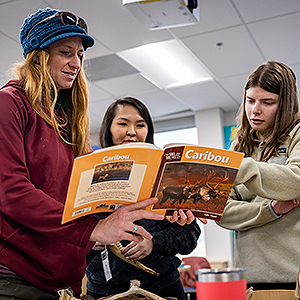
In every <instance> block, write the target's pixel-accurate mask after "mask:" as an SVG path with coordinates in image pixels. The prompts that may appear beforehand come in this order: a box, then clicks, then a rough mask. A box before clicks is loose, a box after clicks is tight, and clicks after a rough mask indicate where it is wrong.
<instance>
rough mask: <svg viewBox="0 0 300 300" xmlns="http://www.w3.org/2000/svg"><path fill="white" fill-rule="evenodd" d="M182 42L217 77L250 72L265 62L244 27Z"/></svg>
mask: <svg viewBox="0 0 300 300" xmlns="http://www.w3.org/2000/svg"><path fill="white" fill-rule="evenodd" d="M183 42H184V43H185V44H186V45H187V46H188V47H189V48H190V49H191V50H192V51H193V52H194V53H195V55H196V56H197V57H198V58H199V59H200V60H201V61H202V62H203V63H204V65H205V66H206V67H207V68H208V69H209V70H210V71H211V72H212V73H213V74H214V75H215V76H216V77H217V78H220V77H226V76H231V75H237V74H242V73H245V72H249V71H250V70H253V69H254V68H255V67H256V66H257V65H259V64H260V63H262V62H263V61H264V60H263V58H262V57H261V55H260V53H259V51H258V49H257V47H256V46H255V44H254V43H253V41H252V39H251V38H250V37H249V34H248V33H247V31H246V30H245V28H244V27H243V26H237V27H233V28H230V29H224V30H219V31H215V32H212V33H207V34H202V35H198V36H193V37H189V38H183ZM217 43H222V44H223V45H222V46H221V47H218V46H217Z"/></svg>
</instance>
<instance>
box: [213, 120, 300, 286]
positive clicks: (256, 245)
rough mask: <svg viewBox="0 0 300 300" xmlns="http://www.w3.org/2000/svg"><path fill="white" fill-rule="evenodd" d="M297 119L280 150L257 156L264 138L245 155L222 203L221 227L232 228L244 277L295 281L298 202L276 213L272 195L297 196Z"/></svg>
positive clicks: (299, 258)
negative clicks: (264, 159)
mask: <svg viewBox="0 0 300 300" xmlns="http://www.w3.org/2000/svg"><path fill="white" fill-rule="evenodd" d="M299 129H300V124H298V125H296V126H295V127H294V129H293V130H292V131H291V132H290V135H289V138H288V139H287V141H286V142H285V143H283V144H282V145H281V146H280V147H279V156H276V157H272V158H271V159H270V160H269V161H268V163H264V162H258V160H259V158H260V154H261V150H262V147H263V143H259V142H257V144H256V146H255V151H254V153H253V155H252V157H251V158H250V157H249V158H244V159H243V162H242V164H241V167H240V170H239V171H238V173H237V177H236V180H235V183H234V188H233V189H232V191H231V194H230V197H229V200H228V202H227V204H226V207H225V210H224V213H223V216H222V219H221V220H220V221H219V222H217V223H218V224H219V225H220V226H221V227H223V228H226V229H230V230H234V231H235V263H236V267H243V268H247V269H248V272H247V282H248V283H264V282H273V283H276V282H284V283H286V282H295V281H296V279H297V272H298V269H299V265H300V207H295V208H293V209H292V210H291V211H290V212H288V213H287V214H284V215H282V216H281V217H280V218H278V217H276V216H275V215H274V214H273V213H272V211H271V210H270V206H269V202H270V200H272V199H274V200H291V199H295V198H300V130H299Z"/></svg>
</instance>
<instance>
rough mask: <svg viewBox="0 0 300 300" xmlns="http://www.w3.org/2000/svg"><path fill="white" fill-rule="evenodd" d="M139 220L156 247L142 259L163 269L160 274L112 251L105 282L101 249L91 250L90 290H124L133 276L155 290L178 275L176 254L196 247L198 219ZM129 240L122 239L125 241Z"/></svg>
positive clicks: (88, 268)
mask: <svg viewBox="0 0 300 300" xmlns="http://www.w3.org/2000/svg"><path fill="white" fill-rule="evenodd" d="M136 223H138V224H139V225H141V226H143V227H144V228H145V229H146V230H147V231H149V232H150V233H151V234H152V236H153V251H152V253H151V254H150V255H148V256H147V257H145V258H143V259H142V260H141V261H140V262H141V263H143V264H144V265H145V266H147V267H149V268H151V269H153V270H155V271H156V272H158V273H160V275H159V277H157V276H156V275H152V274H149V273H147V272H145V271H143V270H141V269H139V268H136V267H134V266H132V265H130V264H129V263H126V262H125V261H123V260H121V259H120V258H118V257H117V256H116V255H114V254H113V253H112V252H111V251H109V253H108V257H109V265H110V269H111V273H112V277H113V278H112V279H110V280H109V281H108V282H106V279H105V275H104V271H103V265H102V261H101V251H95V250H92V251H91V252H90V253H89V254H88V256H87V260H88V261H87V269H86V274H87V277H88V284H87V289H88V290H89V291H90V292H92V293H95V294H100V295H112V294H116V293H122V292H125V291H127V290H128V289H129V288H130V280H131V279H137V280H139V281H140V282H141V286H140V287H141V288H143V289H145V290H147V291H151V292H155V290H158V289H161V288H164V287H166V286H168V285H171V284H173V283H175V282H176V281H177V280H178V279H179V272H178V270H177V268H178V267H179V265H180V263H181V261H180V259H179V258H177V257H176V256H175V255H176V254H183V255H185V254H189V253H190V252H192V251H193V250H194V249H195V247H196V245H197V240H198V238H199V236H200V228H199V226H198V224H197V222H196V220H195V221H193V222H192V223H191V224H189V225H185V226H180V225H178V224H177V223H173V224H171V223H170V222H168V221H167V220H163V221H153V220H140V221H139V222H136ZM127 243H128V242H127ZM127 243H126V241H122V244H123V245H125V244H127Z"/></svg>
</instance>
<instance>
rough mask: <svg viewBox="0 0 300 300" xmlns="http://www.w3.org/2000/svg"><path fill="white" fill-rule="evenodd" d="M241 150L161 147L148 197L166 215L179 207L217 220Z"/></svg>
mask: <svg viewBox="0 0 300 300" xmlns="http://www.w3.org/2000/svg"><path fill="white" fill-rule="evenodd" d="M243 157H244V154H243V153H240V152H235V151H230V150H224V149H218V148H211V147H202V146H197V145H176V144H170V145H166V146H165V151H164V155H163V157H162V160H161V165H160V168H159V171H158V176H157V180H156V182H155V184H154V188H153V192H152V194H151V196H156V197H157V198H158V199H159V200H158V202H157V203H156V204H155V205H154V206H153V210H155V209H166V210H167V212H166V213H167V214H172V213H173V211H174V210H178V209H180V208H182V209H183V210H187V209H190V210H192V211H193V213H194V215H195V216H197V217H203V218H207V219H212V220H220V219H221V217H222V213H223V210H224V208H225V205H226V202H227V200H228V197H229V194H230V191H231V189H232V186H233V182H234V180H235V177H236V174H237V171H238V169H239V167H240V164H241V162H242V159H243Z"/></svg>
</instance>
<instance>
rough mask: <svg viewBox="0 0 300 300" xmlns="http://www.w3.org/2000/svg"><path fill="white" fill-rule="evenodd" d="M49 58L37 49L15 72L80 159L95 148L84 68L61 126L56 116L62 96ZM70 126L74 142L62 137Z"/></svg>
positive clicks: (41, 112) (32, 101)
mask: <svg viewBox="0 0 300 300" xmlns="http://www.w3.org/2000/svg"><path fill="white" fill-rule="evenodd" d="M49 57H50V55H49V52H48V51H47V50H41V49H36V50H33V51H32V52H30V53H28V55H27V56H26V60H25V63H21V64H17V65H15V66H14V72H15V73H16V75H17V77H18V79H19V80H21V81H22V82H24V84H25V94H26V97H27V99H28V101H29V103H30V104H31V106H32V108H33V109H34V110H35V112H36V113H37V114H38V115H39V116H41V117H42V118H43V119H44V120H45V122H47V123H48V124H49V125H51V126H52V127H53V128H54V129H55V131H56V132H57V133H58V135H59V136H60V138H61V139H62V140H63V141H64V142H65V143H67V144H71V145H72V148H73V151H74V153H75V155H76V156H78V155H80V154H83V153H87V152H89V151H91V148H90V145H89V116H88V89H87V83H86V78H85V74H84V70H83V68H82V67H81V68H80V71H79V72H78V75H77V77H76V79H75V81H74V83H73V86H72V88H71V89H70V90H69V91H68V93H69V95H68V98H69V100H70V106H71V109H70V112H69V113H68V114H66V115H65V119H66V121H65V123H64V124H61V123H60V122H59V121H58V119H57V117H56V116H55V113H54V108H55V104H56V102H57V96H58V93H57V89H56V86H55V82H54V81H53V78H52V76H51V75H50V72H49V66H48V61H49ZM67 126H68V128H69V129H70V130H71V133H72V134H71V135H72V142H68V141H66V140H65V139H64V138H63V136H62V134H61V130H62V129H63V128H64V127H67Z"/></svg>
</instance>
